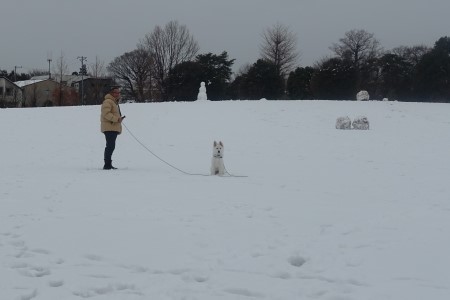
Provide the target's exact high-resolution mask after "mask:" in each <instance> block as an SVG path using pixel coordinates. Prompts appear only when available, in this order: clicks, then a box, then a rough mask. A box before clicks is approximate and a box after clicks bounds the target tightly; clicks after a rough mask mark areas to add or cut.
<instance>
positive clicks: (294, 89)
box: [286, 67, 314, 100]
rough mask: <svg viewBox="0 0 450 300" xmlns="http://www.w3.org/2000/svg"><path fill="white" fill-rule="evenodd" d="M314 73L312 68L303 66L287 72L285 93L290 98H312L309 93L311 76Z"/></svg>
mask: <svg viewBox="0 0 450 300" xmlns="http://www.w3.org/2000/svg"><path fill="white" fill-rule="evenodd" d="M313 73H314V68H312V67H305V68H300V67H299V68H297V69H295V71H293V72H291V73H290V74H289V77H288V80H287V86H286V90H287V94H288V96H289V98H290V99H294V100H295V99H300V100H303V99H312V98H313V96H312V93H311V78H312V75H313Z"/></svg>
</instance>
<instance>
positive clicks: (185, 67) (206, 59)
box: [0, 21, 450, 102]
mask: <svg viewBox="0 0 450 300" xmlns="http://www.w3.org/2000/svg"><path fill="white" fill-rule="evenodd" d="M297 42H298V41H297V39H296V36H295V34H294V32H293V31H292V30H291V29H290V28H289V27H288V26H286V25H284V24H281V23H277V24H275V25H273V26H271V27H268V28H266V29H265V30H264V31H263V32H262V35H261V43H260V45H259V46H260V51H259V52H260V53H259V58H258V59H257V61H256V62H254V63H253V64H248V65H245V66H242V67H241V68H240V70H239V71H238V72H237V73H236V74H233V72H232V66H233V64H234V61H235V60H234V59H231V58H229V56H228V53H227V52H226V51H223V52H222V53H219V54H213V53H204V54H201V53H199V50H200V47H199V45H198V43H197V41H196V40H195V38H194V36H193V35H192V34H191V33H190V32H189V30H188V28H187V27H186V26H185V25H181V24H179V23H178V22H177V21H170V22H169V23H167V24H166V25H165V26H162V27H161V26H156V27H155V28H154V30H153V31H151V32H150V33H148V34H146V35H145V36H144V37H143V38H142V39H141V40H140V41H139V42H138V43H137V46H136V49H135V50H132V51H130V52H126V53H124V54H122V55H120V56H118V57H116V58H114V59H113V60H112V61H111V62H110V63H109V64H108V65H107V67H106V69H107V71H108V72H109V75H110V76H112V77H113V78H114V80H115V81H116V82H117V84H119V85H121V86H122V90H123V94H124V95H125V97H127V98H129V99H134V100H136V101H137V102H144V101H193V100H196V98H197V93H198V89H199V86H200V82H202V81H203V82H205V83H206V87H207V93H208V99H209V100H228V99H236V100H238V99H248V100H253V99H261V98H267V99H274V100H280V99H292V100H297V99H298V100H302V99H319V100H320V99H333V100H345V99H355V95H356V93H357V92H358V91H360V90H366V91H368V92H369V94H370V95H371V98H372V99H380V100H381V99H383V98H388V99H390V100H398V101H419V102H450V38H449V37H441V38H440V39H438V40H437V41H436V42H435V44H434V46H433V47H428V46H425V45H415V46H399V47H396V48H394V49H392V50H385V49H383V48H382V47H381V45H380V42H379V40H378V39H377V38H376V37H375V35H374V34H373V33H369V32H367V31H365V30H363V29H354V30H350V31H348V32H346V33H345V35H344V36H343V37H342V38H340V39H339V40H338V42H336V43H333V44H332V45H331V46H330V47H329V49H330V50H331V52H332V55H330V56H329V57H324V58H322V59H320V60H319V61H317V62H315V63H314V65H313V66H306V67H300V66H299V64H298V63H299V57H300V52H299V51H298V50H297ZM96 59H97V58H96ZM0 72H1V73H3V74H0V75H4V76H5V75H6V77H10V76H12V75H16V77H17V78H23V77H24V75H25V74H20V75H18V74H11V73H13V72H11V73H10V74H8V73H7V72H6V71H2V70H0ZM5 73H6V74H5ZM18 80H19V79H18Z"/></svg>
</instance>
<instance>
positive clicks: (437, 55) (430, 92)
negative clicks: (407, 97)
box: [414, 37, 450, 102]
mask: <svg viewBox="0 0 450 300" xmlns="http://www.w3.org/2000/svg"><path fill="white" fill-rule="evenodd" d="M414 87H415V91H416V93H417V95H418V97H419V99H420V100H421V101H425V102H428V101H430V102H450V38H449V37H442V38H440V39H439V40H438V41H437V42H436V43H435V45H434V48H433V49H432V50H431V51H430V52H428V53H426V54H424V55H423V57H422V59H421V60H420V62H419V63H418V64H417V68H416V73H415V79H414Z"/></svg>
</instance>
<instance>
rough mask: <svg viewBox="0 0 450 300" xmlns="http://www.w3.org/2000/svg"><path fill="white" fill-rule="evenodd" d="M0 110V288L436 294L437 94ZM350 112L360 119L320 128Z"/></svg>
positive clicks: (440, 191) (415, 297)
mask: <svg viewBox="0 0 450 300" xmlns="http://www.w3.org/2000/svg"><path fill="white" fill-rule="evenodd" d="M121 109H122V112H123V113H124V114H125V115H126V116H127V118H126V119H125V120H126V122H125V124H126V126H127V128H128V129H129V130H130V131H131V133H132V134H133V135H134V136H136V137H137V138H138V139H139V141H140V142H141V143H142V144H144V145H145V146H146V147H148V149H150V150H151V151H152V152H153V153H155V154H156V155H158V156H159V157H161V158H162V159H164V160H166V161H167V162H169V163H170V164H172V165H173V166H176V167H177V168H179V169H181V170H183V171H185V172H189V173H195V174H204V175H207V174H208V173H209V167H210V160H211V154H212V143H213V141H214V140H222V141H223V142H224V144H225V166H226V168H227V170H228V172H229V173H231V174H233V175H239V176H247V177H218V176H202V175H186V174H184V173H181V172H179V171H177V170H176V169H173V168H172V167H170V166H168V165H166V164H165V163H163V162H161V161H160V160H158V159H157V158H156V157H155V156H153V155H152V154H151V153H150V152H148V150H147V149H145V148H144V147H143V146H142V145H141V144H139V143H138V142H137V141H136V140H135V139H134V138H133V136H132V135H131V134H130V132H129V131H127V130H126V129H124V132H123V134H122V135H120V136H119V137H118V140H117V147H116V151H115V153H114V155H113V164H114V165H115V166H116V167H119V168H120V170H117V171H104V170H101V167H102V166H103V157H102V156H103V149H104V137H103V135H102V134H101V133H100V131H99V113H100V108H99V106H88V107H64V108H60V107H54V108H34V109H31V108H30V109H2V110H0V137H1V147H0V149H1V150H0V153H1V157H0V161H1V164H0V168H1V175H0V179H1V180H0V299H5V300H10V299H13V300H15V299H18V300H31V299H33V300H72V299H84V298H92V299H96V300H97V299H98V300H100V299H104V300H123V299H157V300H169V299H170V300H172V299H185V300H194V299H199V300H210V299H227V300H228V299H229V300H237V299H271V300H272V299H273V300H293V299H324V300H366V299H371V300H380V299H383V300H388V299H392V300H423V299H432V300H447V299H450V271H449V270H450V256H449V251H450V184H449V182H450V181H449V180H450V176H449V174H450V139H449V136H450V117H449V116H450V105H449V104H423V103H397V102H372V101H370V102H355V101H346V102H338V101H264V100H261V101H224V102H208V101H201V102H200V101H197V102H194V103H149V104H136V103H135V104H124V105H122V106H121ZM346 115H348V116H349V117H350V118H351V119H354V118H355V117H357V116H360V115H363V116H366V117H367V118H368V119H369V122H370V130H368V131H364V130H337V129H335V121H336V119H337V118H338V117H340V116H346Z"/></svg>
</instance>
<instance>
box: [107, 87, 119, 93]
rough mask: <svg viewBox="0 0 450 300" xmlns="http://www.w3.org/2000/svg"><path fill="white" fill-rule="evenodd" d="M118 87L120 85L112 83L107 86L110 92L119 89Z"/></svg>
mask: <svg viewBox="0 0 450 300" xmlns="http://www.w3.org/2000/svg"><path fill="white" fill-rule="evenodd" d="M119 89H120V86H118V85H112V86H111V87H110V88H109V91H110V92H112V91H114V90H119Z"/></svg>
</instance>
